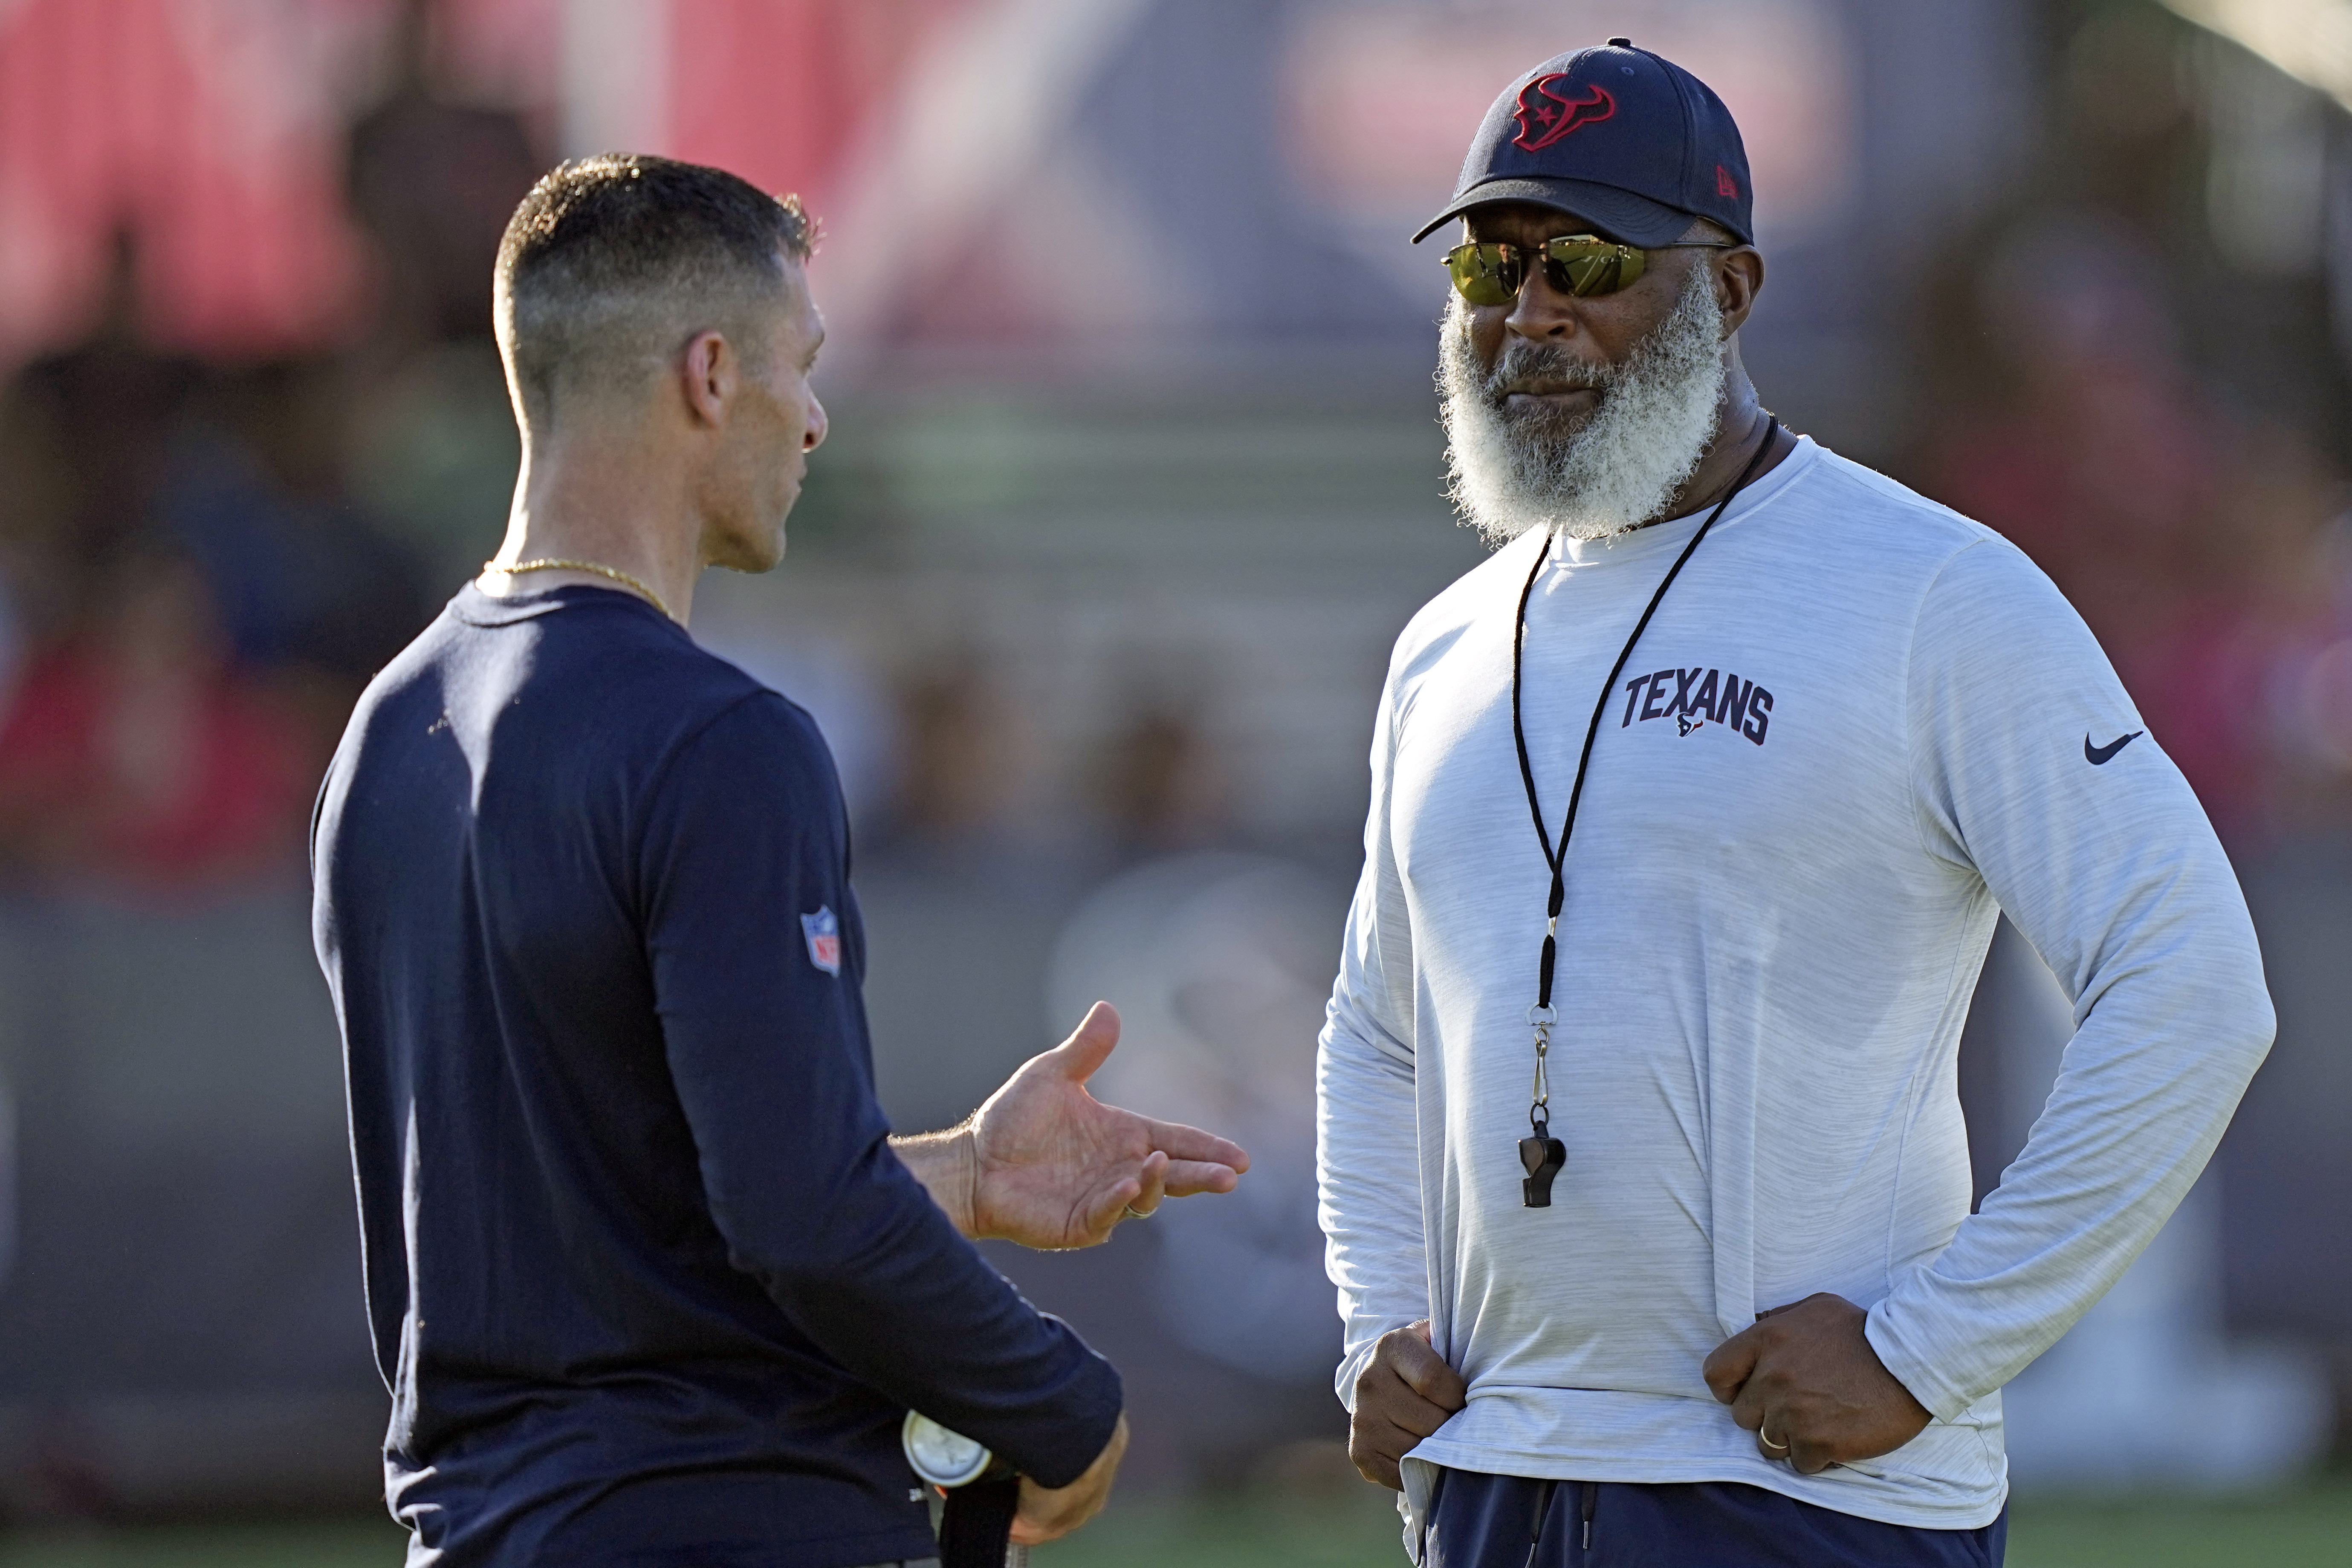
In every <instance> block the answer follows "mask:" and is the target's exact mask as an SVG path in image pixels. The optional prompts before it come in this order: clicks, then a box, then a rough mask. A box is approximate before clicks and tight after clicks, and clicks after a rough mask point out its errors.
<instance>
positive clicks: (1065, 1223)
mask: <svg viewBox="0 0 2352 1568" xmlns="http://www.w3.org/2000/svg"><path fill="white" fill-rule="evenodd" d="M1116 1045H1118V1013H1117V1012H1116V1011H1115V1010H1113V1008H1112V1007H1111V1005H1110V1004H1109V1003H1108V1002H1097V1003H1096V1004H1095V1005H1094V1006H1093V1008H1092V1009H1091V1010H1090V1011H1088V1013H1087V1016H1086V1017H1085V1019H1084V1020H1083V1021H1082V1022H1081V1023H1080V1024H1079V1025H1078V1027H1077V1032H1076V1033H1075V1034H1073V1035H1072V1036H1071V1037H1069V1038H1068V1039H1066V1040H1064V1041H1063V1042H1062V1043H1061V1044H1060V1045H1058V1046H1056V1047H1054V1048H1053V1049H1052V1050H1050V1051H1046V1052H1045V1053H1043V1054H1042V1055H1039V1056H1034V1057H1032V1058H1029V1059H1028V1060H1027V1061H1026V1062H1024V1063H1023V1064H1022V1065H1021V1068H1020V1070H1019V1071H1017V1072H1015V1073H1014V1074H1013V1076H1012V1077H1011V1078H1009V1079H1005V1081H1004V1087H1003V1088H1002V1089H998V1090H997V1091H996V1092H995V1093H994V1094H992V1095H990V1096H989V1097H988V1100H987V1103H985V1104H983V1105H982V1107H981V1108H980V1109H979V1110H976V1111H974V1112H973V1113H972V1116H971V1121H967V1122H965V1123H964V1124H963V1125H962V1126H961V1127H960V1128H957V1129H956V1130H955V1131H952V1132H943V1133H934V1134H931V1135H930V1136H929V1137H925V1138H918V1139H908V1140H905V1141H903V1142H900V1141H898V1140H894V1141H893V1142H894V1143H895V1144H896V1146H897V1147H898V1153H899V1156H900V1158H902V1159H904V1160H905V1161H906V1162H907V1164H908V1167H909V1168H910V1169H912V1170H913V1171H914V1173H915V1174H916V1175H917V1176H918V1177H919V1179H920V1180H921V1181H922V1183H923V1184H924V1185H925V1186H927V1187H929V1189H930V1191H931V1194H932V1196H933V1197H935V1198H937V1199H938V1200H939V1202H940V1207H942V1208H944V1209H946V1210H947V1212H948V1214H949V1215H950V1217H951V1218H953V1219H954V1220H955V1222H956V1225H957V1227H958V1228H959V1229H961V1231H962V1232H963V1233H964V1234H965V1235H966V1236H969V1237H973V1238H974V1239H975V1240H977V1239H980V1238H982V1237H999V1238H1002V1239H1003V1240H1007V1241H1017V1242H1019V1243H1021V1245H1022V1246H1024V1247H1039V1248H1043V1249H1055V1248H1064V1247H1092V1246H1094V1245H1095V1244H1097V1242H1102V1241H1107V1240H1108V1239H1109V1238H1110V1233H1111V1231H1112V1229H1113V1228H1114V1227H1115V1226H1118V1223H1119V1221H1121V1220H1122V1219H1126V1218H1128V1217H1129V1216H1130V1215H1136V1216H1141V1215H1150V1213H1151V1212H1152V1211H1153V1210H1155V1209H1157V1208H1158V1207H1159V1206H1160V1203H1161V1201H1162V1200H1163V1199H1167V1198H1181V1197H1188V1196H1191V1195H1192V1194H1195V1193H1229V1192H1232V1191H1233V1190H1234V1184H1236V1183H1238V1182H1239V1181H1240V1180H1241V1175H1242V1173H1243V1172H1244V1171H1246V1170H1248V1169H1249V1155H1248V1154H1247V1153H1245V1152H1243V1150H1242V1147H1241V1145H1239V1144H1237V1143H1234V1142H1228V1141H1227V1140H1225V1139H1223V1138H1219V1137H1217V1136H1215V1135H1214V1134H1213V1133H1208V1132H1203V1131H1201V1130H1200V1129H1199V1128H1196V1127H1186V1126H1183V1125H1181V1124H1180V1123H1178V1122H1173V1121H1153V1120H1152V1119H1151V1118H1150V1117H1148V1116H1138V1115H1137V1114H1136V1113H1135V1112H1133V1111H1131V1110H1119V1109H1118V1107H1117V1106H1111V1105H1105V1104H1103V1103H1102V1101H1100V1100H1097V1099H1096V1098H1095V1097H1094V1096H1093V1095H1092V1094H1090V1093H1088V1092H1087V1079H1090V1078H1092V1077H1093V1076H1094V1075H1095V1071H1096V1069H1097V1068H1100V1067H1101V1066H1102V1065H1103V1063H1104V1062H1105V1061H1107V1060H1108V1059H1109V1058H1110V1053H1111V1047H1114V1046H1116Z"/></svg>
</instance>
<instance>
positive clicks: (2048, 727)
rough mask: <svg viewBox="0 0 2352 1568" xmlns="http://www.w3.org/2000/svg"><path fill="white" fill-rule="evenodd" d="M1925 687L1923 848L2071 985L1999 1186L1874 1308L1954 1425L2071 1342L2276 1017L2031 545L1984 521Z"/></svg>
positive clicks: (2230, 1106)
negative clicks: (2035, 1105)
mask: <svg viewBox="0 0 2352 1568" xmlns="http://www.w3.org/2000/svg"><path fill="white" fill-rule="evenodd" d="M1908 702H1909V707H1910V729H1911V736H1912V745H1913V755H1914V766H1915V770H1916V772H1915V784H1914V787H1915V792H1916V793H1915V802H1916V809H1917V812H1918V817H1919V826H1920V832H1921V835H1922V837H1923V840H1924V844H1925V847H1926V848H1927V851H1928V852H1929V853H1930V854H1932V855H1934V856H1937V858H1941V859H1943V860H1944V861H1946V862H1947V863H1948V864H1949V865H1951V866H1953V867H1954V868H1959V869H1963V870H1965V871H1969V872H1973V874H1975V875H1977V876H1979V877H1981V878H1982V879H1983V880H1984V883H1985V885H1986V886H1987V887H1988V888H1989V889H1990V890H1991V892H1992V894H1993V897H1994V898H1995V899H1996V900H1998V901H1999V902H2000V907H2001V909H2002V910H2005V911H2006V912H2007V913H2008V915H2009V917H2010V919H2011V921H2014V922H2015V923H2016V925H2017V927H2018V929H2019V930H2020V931H2022V932H2023V933H2024V934H2025V936H2026V938H2027V940H2028V941H2030V942H2032V944H2033V947H2034V950H2035V951H2036V952H2039V953H2040V954H2041V955H2042V960H2043V962H2045V963H2048V964H2049V965H2050V967H2051V969H2052V971H2053V973H2055V974H2056V975H2057V976H2058V979H2059V981H2060V982H2061V984H2063V986H2064V987H2065V991H2066V994H2067V995H2068V996H2069V997H2070V998H2071V999H2072V1000H2073V1002H2074V1022H2075V1033H2074V1037H2073V1039H2072V1040H2070V1041H2069V1042H2068V1044H2067V1046H2066V1048H2065V1052H2064V1055H2063V1058H2062V1059H2061V1063H2060V1070H2059V1075H2058V1079H2057V1082H2056V1085H2055V1087H2054V1088H2053V1090H2052V1092H2051V1096H2050V1100H2049V1103H2048V1105H2047V1106H2046V1107H2045V1108H2044V1109H2043V1110H2042V1115H2041V1117H2040V1118H2039V1119H2038V1120H2037V1121H2035V1122H2034V1124H2033V1129H2032V1135H2031V1136H2030V1137H2029V1139H2028V1140H2027V1142H2026V1145H2025V1148H2024V1150H2023V1151H2022V1152H2021V1153H2020V1154H2019V1155H2018V1157H2017V1160H2016V1162H2015V1163H2013V1164H2011V1166H2010V1167H2009V1169H2008V1170H2007V1171H2006V1172H2005V1173H2003V1174H2002V1176H2001V1180H2000V1186H1999V1187H1998V1188H1997V1189H1996V1190H1995V1191H1994V1192H1993V1193H1991V1194H1990V1195H1989V1196H1987V1198H1986V1199H1985V1201H1984V1204H1983V1205H1982V1207H1981V1209H1980V1211H1979V1213H1977V1214H1975V1215H1970V1216H1969V1218H1968V1219H1966V1220H1965V1221H1963V1222H1962V1223H1961V1225H1960V1226H1959V1229H1958V1233H1957V1235H1956V1236H1955V1237H1954V1238H1953V1240H1952V1243H1951V1245H1950V1246H1949V1247H1947V1248H1946V1249H1945V1250H1944V1251H1943V1252H1942V1253H1941V1254H1940V1255H1939V1256H1937V1258H1934V1259H1933V1260H1931V1261H1929V1262H1927V1263H1926V1264H1924V1265H1922V1266H1920V1267H1918V1268H1915V1269H1914V1270H1912V1271H1911V1272H1910V1273H1908V1274H1907V1275H1905V1276H1901V1277H1898V1279H1896V1281H1895V1288H1894V1289H1893V1290H1892V1292H1891V1293H1890V1294H1889V1295H1888V1296H1887V1297H1886V1298H1885V1300H1882V1301H1880V1302H1879V1303H1878V1304H1877V1305H1876V1306H1875V1307H1874V1308H1872V1309H1871V1312H1870V1319H1869V1324H1868V1330H1867V1331H1868V1335H1869V1339H1870V1342H1871V1345H1872V1347H1873V1348H1874V1349H1875V1350H1876V1351H1877V1352H1878V1355H1879V1358H1880V1359H1881V1360H1882V1361H1883V1362H1885V1364H1886V1367H1887V1370H1888V1371H1890V1372H1892V1373H1894V1374H1895V1376H1896V1377H1897V1378H1898V1379H1900V1380H1901V1381H1902V1382H1903V1384H1905V1385H1906V1387H1908V1388H1909V1389H1910V1390H1911V1392H1912V1393H1913V1394H1916V1396H1917V1397H1918V1399H1919V1402H1920V1403H1921V1404H1923V1405H1926V1406H1927V1408H1928V1409H1929V1410H1931V1411H1933V1412H1935V1414H1936V1415H1938V1416H1941V1417H1943V1418H1945V1419H1947V1420H1948V1419H1951V1418H1953V1417H1955V1416H1957V1415H1958V1414H1959V1413H1960V1412H1961V1411H1962V1410H1964V1409H1966V1408H1967V1407H1968V1406H1969V1405H1971V1404H1973V1403H1975V1402H1976V1401H1977V1400H1979V1399H1980V1398H1982V1397H1984V1396H1985V1395H1986V1394H1990V1393H1991V1392H1992V1391H1993V1390H1995V1389H1997V1388H1999V1387H2000V1386H2001V1385H2002V1384H2005V1383H2007V1382H2008V1381H2009V1380H2010V1379H2011V1378H2012V1377H2014V1376H2016V1375H2017V1373H2019V1372H2021V1371H2022V1370H2023V1369H2024V1368H2025V1366H2026V1365H2027V1363H2030V1362H2032V1360H2033V1358H2034V1357H2036V1356H2038V1355H2040V1354H2041V1353H2042V1352H2043V1351H2045V1350H2047V1349H2049V1348H2050V1346H2051V1345H2053V1344H2054V1343H2055V1342H2057V1340H2058V1338H2059V1336H2061V1335H2062V1334H2063V1333H2064V1332H2065V1331H2067V1329H2069V1328H2070V1327H2072V1326H2073V1325H2074V1321H2075V1320H2076V1319H2078V1318H2080V1317H2081V1316H2082V1315H2083V1313H2084V1312H2085V1311H2086V1310H2089V1309H2090V1307H2091V1305H2092V1304H2093V1303H2094V1302H2095V1301H2097V1300H2098V1299H2099V1298H2100V1297H2101V1296H2102V1295H2104V1294H2105V1292H2106V1290H2107V1289H2108V1288H2109V1287H2110V1286H2112V1285H2114V1284H2115V1282H2116V1279H2119V1278H2120V1277H2121V1276H2122V1274H2123V1272H2124V1270H2125V1269H2126V1268H2127V1267H2129V1265H2130V1264H2131V1261H2132V1259H2133V1258H2136V1257H2137V1256H2138V1255H2139V1252H2140V1250H2141V1249H2142V1248H2143V1247H2146V1246H2147V1244H2148V1242H2149V1241H2150V1240H2151V1239H2152V1238H2153V1237H2155V1235H2156V1233H2157V1231H2158V1229H2160V1228H2161V1227H2162V1226H2163V1225H2164V1222H2165V1221H2166V1220H2167V1219H2168V1217H2170V1215H2171V1214H2172V1211H2173V1209H2174V1208H2175V1207H2176V1206H2178V1205H2179V1202H2180V1200H2181V1198H2182V1197H2183V1196H2184V1195H2186V1194H2187V1193H2188V1191H2189V1186H2190V1185H2191V1184H2193V1183H2194V1182H2195V1181H2196V1180H2197V1176H2198V1173H2200V1171H2202V1170H2203V1169H2204V1166H2205V1162H2206V1160H2207V1158H2208V1157H2209V1156H2210V1154H2211V1153H2212V1152H2213V1147H2214V1145H2215V1143H2216V1142H2219V1141H2220V1139H2221V1131H2222V1129H2223V1128H2224V1127H2226V1126H2227V1125H2228V1123H2229V1120H2230V1116H2231V1111H2232V1110H2235V1109H2236V1106H2237V1103H2238V1099H2239V1096H2240V1095H2241V1094H2242V1093H2243V1092H2244V1090H2245V1087H2246V1083H2247V1080H2248V1079H2251V1078H2252V1076H2253V1072H2254V1069H2255V1068H2257V1067H2259V1066H2260V1065H2261V1063H2262V1060H2263V1056H2264V1054H2265V1053H2266V1052H2267V1051H2268V1050H2269V1048H2270V1042H2271V1037H2272V1033H2273V1017H2272V1012H2271V1004H2270V996H2269V993H2268V992H2267V990H2266V989H2265V987H2264V985H2263V969H2262V955H2261V952H2260V950H2259V949H2258V948H2257V947H2256V945H2255V941H2254V931H2253V924H2252V921H2251V920H2250V919H2249V918H2248V916H2247V913H2246V905H2245V900H2244V898H2243V896H2242V894H2241V893H2240V892H2239V890H2238V884H2237V879H2236V878H2235V877H2234V876H2233V875H2232V874H2231V868H2230V863H2229V860H2228V858H2226V857H2225V856H2224V855H2223V853H2222V850H2221V844H2220V843H2219V842H2218V841H2217V840H2216V839H2215V837H2214V836H2213V830H2212V828H2211V826H2210V825H2209V824H2208V823H2207V822H2206V819H2205V814H2204V812H2203V811H2202V809H2201V808H2200V806H2199V805H2198V804H2197V799H2196V797H2195V795H2192V794H2191V793H2190V791H2189V785H2188V783H2187V781H2186V780H2184V779H2183V778H2182V777H2181V775H2180V772H2179V769H2178V768H2176V767H2174V766H2173V764H2172V762H2171V759H2169V758H2168V757H2167V756H2166V755H2165V754H2164V752H2163V751H2162V750H2160V749H2159V748H2158V745H2157V742H2156V739H2155V737H2154V736H2152V735H2149V734H2147V725H2146V723H2145V722H2144V721H2142V720H2141V719H2140V717H2139V715H2138V713H2137V710H2135V709H2134V708H2133V706H2132V703H2131V700H2130V698H2129V697H2127V696H2126V694H2125V692H2124V689H2123V686H2122V683H2121V682H2119V681H2118V680H2117V679H2116V675H2115V671H2114V670H2113V669H2112V668H2109V666H2108V664H2107V661H2106V658H2105V655H2103V654H2102V653H2101V652H2100V650H2099V647H2098V644H2097V643H2096V642H2095V640H2094V639H2093V637H2092V636H2091V633H2090V630H2089V628H2088V627H2086V626H2084V625H2083V623H2082V621H2081V619H2080V618H2079V617H2077V616H2075V614H2074V610H2073V609H2072V608H2071V607H2070V606H2069V605H2067V604H2066V602H2065V601H2064V599H2063V598H2062V597H2060V595H2059V594H2058V591H2057V589H2056V588H2055V587H2053V585H2052V584H2051V583H2050V581H2049V579H2047V578H2046V577H2044V576H2042V574H2041V573H2040V572H2039V571H2038V570H2036V569H2035V568H2034V567H2033V566H2032V563H2029V562H2028V561H2027V560H2026V559H2025V558H2024V556H2023V555H2021V553H2019V552H2017V551H2016V550H2015V549H2014V548H2013V547H2011V546H2010V545H2008V544H2006V543H2004V542H2000V541H1998V540H1990V539H1988V540H1984V541H1981V542H1978V543H1976V544H1972V545H1970V546H1969V547H1968V548H1966V549H1964V550H1963V551H1961V552H1959V553H1958V555H1957V556H1955V557H1954V558H1953V559H1952V561H1950V562H1949V563H1947V565H1946V567H1945V569H1944V570H1943V572H1942V574H1940V576H1939V577H1938V579H1937V582H1936V584H1934V586H1933V587H1932V588H1931V589H1930V590H1929V592H1928V594H1927V597H1926V599H1925V601H1924V602H1923V605H1922V607H1921V611H1920V616H1919V621H1918V626H1917V629H1916V636H1915V638H1914V642H1913V647H1912V663H1911V668H1910V670H1909V672H1908ZM2126 737H2127V738H2126Z"/></svg>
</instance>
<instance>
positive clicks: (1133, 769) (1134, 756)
mask: <svg viewBox="0 0 2352 1568" xmlns="http://www.w3.org/2000/svg"><path fill="white" fill-rule="evenodd" d="M1094 784H1095V799H1096V805H1097V808H1098V809H1099V810H1100V811H1101V813H1102V815H1103V817H1104V820H1105V822H1106V823H1107V824H1108V827H1109V830H1110V833H1111V837H1112V841H1113V844H1114V846H1115V847H1117V848H1118V849H1119V850H1120V851H1121V852H1123V853H1125V854H1129V855H1132V854H1139V853H1140V854H1150V853H1159V852H1165V851H1168V850H1171V849H1182V848H1188V847H1202V846H1206V845H1213V844H1217V843H1219V842H1221V841H1223V838H1224V837H1225V834H1226V832H1227V829H1228V826H1229V824H1228V822H1227V818H1226V812H1225V778H1224V770H1223V768H1222V767H1221V766H1220V765H1219V763H1218V760H1217V757H1216V754H1215V752H1214V751H1213V749H1212V747H1211V745H1210V743H1209V740H1208V737H1207V736H1206V735H1205V734H1203V733H1202V728H1201V724H1200V722H1199V720H1198V718H1197V716H1196V715H1195V714H1194V713H1193V712H1192V710H1190V709H1188V708H1186V707H1182V706H1180V705H1177V704H1174V703H1169V702H1160V701H1154V700H1149V699H1139V700H1133V701H1132V702H1131V703H1130V705H1129V710H1128V712H1127V714H1126V716H1125V718H1124V720H1123V721H1122V722H1121V723H1120V725H1119V727H1118V729H1117V730H1115V731H1112V733H1111V735H1110V736H1109V738H1108V740H1107V741H1106V742H1104V745H1103V750H1102V753H1101V756H1100V758H1099V759H1098V760H1097V764H1096V774H1095V779H1094Z"/></svg>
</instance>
